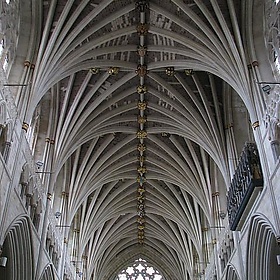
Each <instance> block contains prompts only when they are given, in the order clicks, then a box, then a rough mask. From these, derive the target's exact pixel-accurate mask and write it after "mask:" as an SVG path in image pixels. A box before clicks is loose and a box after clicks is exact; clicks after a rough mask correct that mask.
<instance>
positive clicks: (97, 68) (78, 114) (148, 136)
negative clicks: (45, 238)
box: [25, 0, 249, 279]
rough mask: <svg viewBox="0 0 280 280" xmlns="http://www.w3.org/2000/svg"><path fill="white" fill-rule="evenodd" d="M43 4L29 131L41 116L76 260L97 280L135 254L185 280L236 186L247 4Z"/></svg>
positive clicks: (120, 0)
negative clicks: (232, 133)
mask: <svg viewBox="0 0 280 280" xmlns="http://www.w3.org/2000/svg"><path fill="white" fill-rule="evenodd" d="M40 2H42V3H41V4H42V5H41V6H40V5H38V14H39V15H40V21H39V23H41V26H40V24H38V28H36V29H35V30H36V34H37V35H36V36H37V38H39V39H38V40H36V42H34V49H36V50H37V51H38V52H37V53H36V62H35V69H34V73H33V77H32V91H31V92H32V96H31V98H30V100H29V105H28V106H29V107H28V108H29V109H28V110H27V111H28V113H27V115H26V116H25V120H26V122H28V123H30V124H32V122H33V123H34V122H36V121H37V119H38V118H37V117H38V115H40V124H39V123H36V125H37V126H38V127H39V129H38V131H37V133H38V138H37V142H36V145H35V144H34V145H35V146H36V151H35V156H36V158H37V159H42V158H43V156H44V157H45V161H47V160H48V159H50V158H51V157H53V160H52V162H51V163H48V166H46V167H45V168H46V169H48V168H50V169H52V170H54V172H55V174H54V176H52V181H51V184H52V185H53V192H54V193H55V202H54V205H53V209H54V212H55V211H58V210H61V209H63V211H62V217H61V223H62V224H68V223H70V224H72V229H73V228H75V229H78V235H79V237H78V239H77V240H78V241H77V242H78V246H77V249H76V250H77V251H76V254H77V256H76V257H77V259H79V258H82V256H85V255H86V256H87V260H88V268H89V272H88V275H89V276H90V275H91V274H94V275H95V276H96V277H97V278H96V279H108V278H109V279H110V277H113V276H112V275H114V273H117V272H118V271H120V270H121V269H122V268H124V266H125V265H126V264H128V263H129V262H131V261H134V259H135V258H136V257H138V256H144V257H145V258H146V259H149V261H150V262H151V263H153V264H154V265H155V266H156V267H157V268H158V269H159V270H160V271H161V272H162V273H163V275H164V276H165V277H166V278H167V279H188V277H190V278H191V279H192V277H193V274H194V272H193V269H194V267H195V261H197V260H199V263H203V262H205V257H204V253H203V248H204V246H205V243H207V242H209V240H211V237H209V240H208V241H207V238H206V239H205V236H204V232H203V229H205V228H207V227H208V228H209V227H210V225H213V224H215V223H217V222H219V217H217V216H216V214H217V210H219V209H218V208H217V207H218V204H219V203H222V202H217V201H215V196H214V197H213V194H215V193H217V192H221V193H225V192H226V185H228V182H229V180H230V178H229V166H228V158H227V149H226V144H225V143H226V138H225V126H226V125H227V124H228V123H230V117H229V113H228V104H229V102H230V101H229V100H230V98H229V96H230V94H229V93H230V92H231V91H232V90H231V88H233V89H234V90H235V91H237V92H238V93H239V95H240V96H241V98H242V99H243V101H244V103H245V104H246V105H248V104H249V99H248V96H247V95H246V94H245V93H247V92H248V91H249V86H248V74H247V66H246V61H245V58H244V57H245V55H244V51H243V47H242V42H241V34H240V31H239V30H240V26H241V23H240V21H241V2H242V1H233V0H227V1H226V0H161V1H159V0H150V1H148V0H147V1H144V0H143V1H140V0H139V1H134V0H117V1H113V0H83V1H81V0H68V1H67V0H52V1H51V0H47V1H40ZM228 84H229V85H230V87H229V86H228ZM38 104H40V108H39V107H37V109H36V110H35V108H36V106H37V105H38ZM38 108H39V109H38ZM32 120H33V121H32ZM46 137H47V138H48V139H53V140H54V142H55V145H54V147H53V148H49V150H48V151H47V152H46V150H45V152H44V153H43V150H42V145H43V144H42V143H44V142H45V138H46ZM45 164H46V163H45ZM46 165H47V164H46ZM224 200H225V198H223V201H224ZM220 222H221V221H220ZM70 235H71V234H70ZM210 242H211V241H210Z"/></svg>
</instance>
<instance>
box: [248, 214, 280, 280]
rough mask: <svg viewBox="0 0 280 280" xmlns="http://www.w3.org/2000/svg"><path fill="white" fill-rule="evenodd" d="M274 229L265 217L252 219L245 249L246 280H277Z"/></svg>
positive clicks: (278, 271) (278, 269) (277, 252)
mask: <svg viewBox="0 0 280 280" xmlns="http://www.w3.org/2000/svg"><path fill="white" fill-rule="evenodd" d="M274 232H275V231H274V229H273V227H272V225H271V223H270V222H269V220H268V219H267V218H266V217H263V216H260V215H258V216H255V217H253V219H252V222H251V227H250V234H249V236H248V247H247V267H248V271H247V280H250V279H255V280H262V279H270V280H277V279H279V273H280V267H279V266H278V264H277V257H276V256H277V255H279V254H280V248H279V246H277V245H278V244H277V243H278V242H277V239H276V237H275V234H274Z"/></svg>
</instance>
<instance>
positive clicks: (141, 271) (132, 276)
mask: <svg viewBox="0 0 280 280" xmlns="http://www.w3.org/2000/svg"><path fill="white" fill-rule="evenodd" d="M116 280H164V278H163V277H162V276H161V274H160V273H159V271H158V270H157V269H155V268H154V267H153V266H151V265H149V264H148V263H147V261H145V260H144V259H141V258H140V259H137V260H135V262H134V264H133V265H132V266H129V267H127V268H125V269H123V270H122V271H121V273H120V274H119V275H118V276H117V277H116Z"/></svg>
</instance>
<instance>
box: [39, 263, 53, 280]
mask: <svg viewBox="0 0 280 280" xmlns="http://www.w3.org/2000/svg"><path fill="white" fill-rule="evenodd" d="M40 280H55V276H54V272H53V267H52V266H51V265H47V266H46V267H45V268H44V270H43V272H42V275H41V277H40Z"/></svg>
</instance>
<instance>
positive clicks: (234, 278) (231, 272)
mask: <svg viewBox="0 0 280 280" xmlns="http://www.w3.org/2000/svg"><path fill="white" fill-rule="evenodd" d="M225 279H226V280H240V277H239V276H238V274H237V269H236V268H235V267H234V266H232V265H229V266H228V267H227V272H226V278H225Z"/></svg>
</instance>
